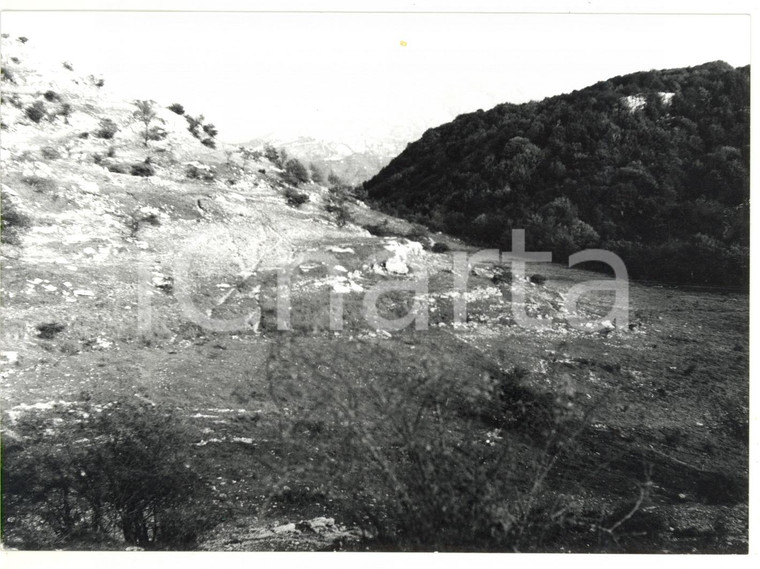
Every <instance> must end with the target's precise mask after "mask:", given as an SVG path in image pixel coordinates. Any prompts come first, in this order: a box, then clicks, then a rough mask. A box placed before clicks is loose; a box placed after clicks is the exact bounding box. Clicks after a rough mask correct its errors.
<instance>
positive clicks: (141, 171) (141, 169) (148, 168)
mask: <svg viewBox="0 0 760 569" xmlns="http://www.w3.org/2000/svg"><path fill="white" fill-rule="evenodd" d="M129 173H130V174H132V175H133V176H142V177H144V178H147V177H148V176H152V175H153V174H155V173H156V169H155V168H154V167H153V165H152V164H150V163H148V162H137V163H135V164H132V165H131V166H130V167H129Z"/></svg>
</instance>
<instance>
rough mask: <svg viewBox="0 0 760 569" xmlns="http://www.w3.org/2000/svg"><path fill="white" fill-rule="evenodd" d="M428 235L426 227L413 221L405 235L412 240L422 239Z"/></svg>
mask: <svg viewBox="0 0 760 569" xmlns="http://www.w3.org/2000/svg"><path fill="white" fill-rule="evenodd" d="M428 235H429V232H428V230H427V227H425V226H424V225H420V224H419V223H413V224H412V228H411V229H410V230H409V231H408V232H407V234H406V237H407V238H408V239H413V240H414V241H422V240H423V239H426V238H427V237H428Z"/></svg>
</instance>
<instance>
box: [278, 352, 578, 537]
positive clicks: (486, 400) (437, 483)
mask: <svg viewBox="0 0 760 569" xmlns="http://www.w3.org/2000/svg"><path fill="white" fill-rule="evenodd" d="M336 349H340V350H342V351H341V352H340V357H337V355H336V353H335V352H333V351H332V350H331V351H330V353H329V354H318V353H315V350H314V348H312V349H311V350H309V344H307V343H306V342H304V343H298V344H295V343H293V345H292V347H290V348H288V349H287V353H273V354H272V356H271V358H272V359H271V362H272V364H271V365H270V367H269V374H270V385H271V386H272V388H271V389H272V394H273V397H275V399H277V400H279V401H280V402H281V404H282V405H283V406H284V407H287V408H291V407H294V406H298V408H299V410H300V411H299V418H298V423H297V424H296V423H291V424H290V425H288V423H287V421H288V420H287V419H284V420H285V425H284V427H283V428H282V429H281V431H280V432H281V433H283V438H284V440H283V442H282V444H281V445H280V446H279V447H278V448H280V449H282V456H283V457H287V459H286V460H285V461H284V462H285V464H283V467H284V472H283V473H282V476H283V477H284V482H281V484H283V483H287V486H288V487H289V488H296V489H297V488H299V487H300V488H308V489H311V490H312V492H311V494H312V495H315V496H316V497H317V499H318V500H319V503H320V504H321V503H324V498H322V497H321V496H320V495H319V492H320V491H323V492H328V493H329V494H328V496H327V498H328V499H329V500H330V503H331V504H332V508H333V509H334V511H336V514H340V515H342V516H345V518H346V519H347V521H348V522H350V523H354V524H356V525H357V526H359V527H360V528H361V529H362V530H363V531H365V532H367V533H368V534H369V535H373V536H375V543H376V545H379V546H380V547H391V548H398V549H402V550H427V551H430V550H441V549H448V550H462V549H477V550H479V551H486V550H502V551H504V550H511V549H512V548H518V547H521V546H523V545H524V543H525V541H527V540H528V539H535V540H536V541H538V540H540V539H542V536H543V535H545V533H550V532H551V531H553V530H555V528H557V527H558V526H559V525H560V524H561V523H562V521H563V519H564V511H563V507H562V506H563V504H552V503H551V501H550V500H546V501H545V502H543V503H542V502H541V500H540V498H539V497H542V496H545V495H546V494H548V490H549V489H548V488H547V484H546V480H547V475H548V473H549V472H550V471H551V469H552V467H553V465H554V464H555V462H556V460H557V456H558V454H559V453H560V452H562V453H564V452H567V451H568V450H571V446H572V445H571V444H570V443H571V442H572V439H571V438H570V437H564V438H562V439H561V440H562V442H564V443H566V444H567V446H563V447H562V450H561V451H558V450H556V448H557V447H549V446H548V445H543V444H542V445H535V446H531V445H526V444H524V443H523V442H522V441H523V438H522V437H521V436H519V435H517V434H513V433H512V432H511V431H510V430H509V429H507V428H499V429H497V430H491V431H489V430H488V428H487V427H484V426H483V423H482V422H481V421H482V419H481V418H480V413H481V410H482V409H483V408H488V409H491V408H493V410H494V412H496V411H500V412H501V413H502V414H507V413H512V414H513V415H514V416H515V417H520V418H524V417H530V410H529V409H526V410H525V412H524V413H523V412H522V411H521V404H522V401H521V400H520V399H516V397H517V396H520V397H524V398H525V399H526V400H529V401H534V400H536V396H534V395H533V394H532V393H531V392H530V391H529V390H528V389H524V390H522V391H519V392H518V391H517V390H516V389H514V386H513V385H512V383H513V382H514V378H513V377H510V378H506V379H504V378H500V377H496V378H493V376H492V373H498V372H497V371H496V370H495V369H490V370H489V372H488V373H485V370H478V369H476V368H471V369H470V372H469V373H467V372H465V369H466V368H463V367H462V366H461V354H459V353H456V354H455V353H449V354H440V355H438V354H437V355H436V356H435V357H433V356H427V357H422V358H421V359H420V360H417V361H415V362H414V363H413V364H412V365H407V363H406V362H405V363H404V364H403V365H397V364H396V363H394V362H396V361H397V360H396V358H397V353H394V352H395V351H396V350H397V349H398V348H380V349H378V347H377V346H369V345H366V344H362V343H352V344H351V345H348V346H343V347H342V348H337V347H336ZM375 358H379V359H378V360H376V361H382V362H383V364H382V366H381V368H382V369H377V371H376V372H373V373H372V374H370V376H369V377H367V376H366V375H364V374H356V375H354V374H351V373H348V374H344V373H343V372H342V371H341V370H344V369H345V365H346V363H347V362H351V363H350V365H352V366H357V367H356V369H362V367H361V365H362V363H365V362H366V361H368V360H372V361H375ZM285 362H287V363H285ZM305 362H309V364H308V365H309V367H308V369H309V371H308V372H305V371H295V370H296V369H303V370H305V369H307V368H306V367H303V368H301V365H302V364H303V363H305ZM290 366H292V367H290ZM462 372H464V373H465V374H466V376H463V375H462ZM519 373H520V372H519V370H518V371H517V372H516V374H519ZM501 383H505V384H507V385H506V386H505V388H504V390H503V391H504V393H502V389H501ZM547 401H548V405H549V408H548V410H549V418H550V420H551V421H553V424H560V423H561V422H562V421H563V419H561V418H559V417H560V416H559V415H558V414H555V413H554V412H553V407H552V404H551V402H552V401H553V398H552V397H548V399H547ZM285 417H287V415H285ZM496 418H497V419H498V421H499V422H500V424H506V421H503V420H502V419H501V417H500V416H498V415H497V416H496ZM302 425H304V426H307V427H306V428H303V427H302ZM510 425H511V423H510ZM315 432H316V433H319V438H318V442H319V445H318V446H319V449H318V451H315V450H314V448H315V446H316V445H315V438H314V434H313V433H315ZM558 432H559V431H558ZM557 436H558V437H560V436H561V435H559V434H558V435H557ZM548 449H553V450H548ZM293 457H298V458H299V459H300V460H299V461H298V462H297V463H295V464H294V463H293V462H292V461H294V458H293ZM279 480H281V481H282V480H283V479H282V478H279ZM298 496H299V498H298V499H299V500H304V501H306V500H309V499H310V498H309V495H308V494H305V493H303V492H301V493H299V495H298ZM532 524H536V527H535V529H536V531H531V532H527V531H524V530H526V528H527V526H529V525H532ZM531 529H533V528H531Z"/></svg>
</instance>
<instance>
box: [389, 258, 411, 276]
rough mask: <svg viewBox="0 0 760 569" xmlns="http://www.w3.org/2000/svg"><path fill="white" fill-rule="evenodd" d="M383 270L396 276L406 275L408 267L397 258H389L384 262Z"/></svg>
mask: <svg viewBox="0 0 760 569" xmlns="http://www.w3.org/2000/svg"><path fill="white" fill-rule="evenodd" d="M385 268H386V270H387V271H388V272H389V273H394V274H397V275H406V274H408V273H409V267H408V266H407V264H406V263H405V262H404V261H403V260H402V259H400V258H399V257H391V258H390V259H388V260H387V261H386V262H385Z"/></svg>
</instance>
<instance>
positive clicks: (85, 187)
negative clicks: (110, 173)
mask: <svg viewBox="0 0 760 569" xmlns="http://www.w3.org/2000/svg"><path fill="white" fill-rule="evenodd" d="M79 188H80V189H81V190H82V191H83V192H87V193H88V194H99V193H100V188H99V187H98V184H97V183H95V182H90V181H89V180H80V181H79Z"/></svg>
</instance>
